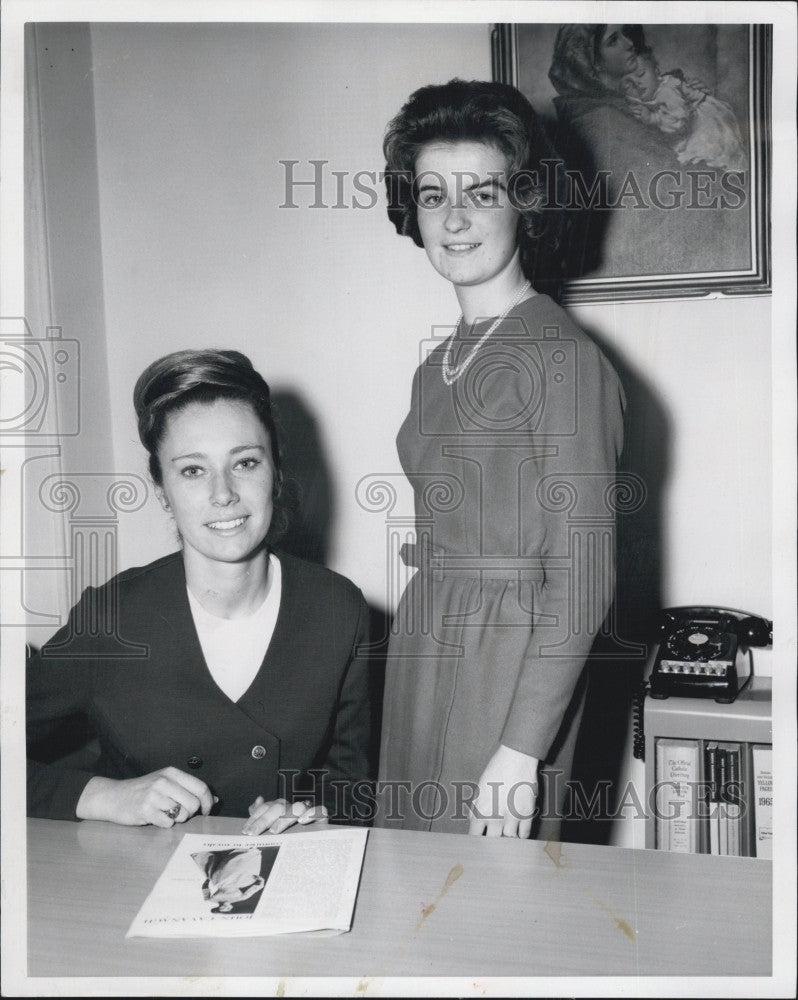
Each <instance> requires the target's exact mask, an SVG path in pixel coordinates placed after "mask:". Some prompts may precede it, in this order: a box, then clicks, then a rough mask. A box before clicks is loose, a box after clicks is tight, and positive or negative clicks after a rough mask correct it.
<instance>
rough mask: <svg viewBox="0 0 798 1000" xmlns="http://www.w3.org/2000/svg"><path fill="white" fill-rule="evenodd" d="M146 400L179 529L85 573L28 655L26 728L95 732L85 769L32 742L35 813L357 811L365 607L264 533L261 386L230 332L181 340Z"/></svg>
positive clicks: (363, 776) (257, 818)
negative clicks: (204, 346) (192, 344)
mask: <svg viewBox="0 0 798 1000" xmlns="http://www.w3.org/2000/svg"><path fill="white" fill-rule="evenodd" d="M134 403H135V408H136V414H137V417H138V428H139V435H140V437H141V440H142V443H143V444H144V447H145V448H146V449H147V451H148V453H149V467H150V473H151V475H152V479H153V482H154V484H155V489H156V493H157V495H158V497H159V499H160V502H161V504H162V505H163V507H164V509H165V510H167V511H170V512H171V514H172V516H173V517H174V520H175V525H176V527H177V531H178V535H179V538H180V541H181V545H182V548H181V551H179V552H175V553H172V554H171V555H168V556H165V557H164V558H162V559H158V560H156V561H155V562H153V563H150V564H149V565H148V566H143V567H138V568H134V569H129V570H126V571H125V572H123V573H120V574H119V575H118V576H116V577H114V578H113V579H112V580H110V581H109V582H108V583H106V584H105V585H104V586H103V587H99V588H93V587H89V588H88V589H87V590H86V591H85V593H84V594H83V596H82V597H81V599H80V602H79V603H78V605H77V606H76V607H75V608H74V609H73V610H72V612H71V614H70V618H69V622H68V623H67V625H66V626H64V628H62V629H61V630H60V631H59V632H58V633H57V634H56V635H55V636H54V637H53V638H52V639H51V640H50V642H48V643H47V644H46V645H45V646H44V648H43V649H42V650H41V652H40V653H39V654H38V655H36V656H34V657H33V659H32V661H31V662H30V663H29V666H28V676H27V719H28V740H29V747H31V746H33V747H35V748H36V750H38V748H40V747H42V746H46V739H47V736H48V734H52V733H53V732H55V731H56V729H57V728H58V727H59V726H60V725H62V724H63V722H64V720H74V719H75V718H76V717H79V716H82V717H83V719H84V720H85V721H86V722H87V724H88V728H89V730H90V731H91V732H92V733H93V734H94V735H95V736H96V737H97V738H98V740H99V745H100V751H101V752H100V757H99V760H98V762H97V765H96V767H95V768H94V770H93V772H87V771H77V770H71V769H69V768H64V767H58V766H53V765H52V764H48V763H45V762H44V760H45V759H46V758H45V756H44V754H37V755H38V756H39V757H40V759H39V760H35V759H29V761H28V813H29V815H31V816H41V817H50V818H53V819H73V820H74V819H96V820H108V821H110V822H114V823H123V824H127V825H143V824H153V825H155V826H161V827H171V826H172V825H173V824H174V823H183V822H185V821H186V820H187V819H189V818H190V817H191V816H193V815H195V814H197V813H202V814H203V815H207V814H208V813H210V812H211V811H214V812H215V813H218V814H220V815H227V816H247V815H248V819H247V821H246V823H245V825H244V828H243V829H244V833H249V834H259V833H262V832H271V833H279V832H281V831H282V830H284V829H286V828H287V827H288V826H290V825H291V824H293V823H295V822H299V823H307V822H313V821H321V820H325V819H326V818H327V816H328V815H330V816H331V817H332V818H333V819H338V820H342V821H352V820H356V819H357V815H356V810H355V808H354V799H353V792H354V789H355V786H356V785H357V786H358V791H359V792H363V791H367V787H368V786H367V784H366V783H367V781H368V777H369V766H368V746H369V739H370V707H369V692H368V674H367V661H366V659H365V657H364V655H363V654H362V650H363V649H364V648H365V645H366V642H367V628H368V608H367V606H366V603H365V601H364V600H363V596H362V594H361V593H360V591H359V590H358V589H357V588H356V587H355V586H354V585H353V584H352V583H351V582H350V581H349V580H346V579H344V578H343V577H341V576H338V575H337V574H336V573H333V572H331V571H329V570H327V569H324V568H322V567H321V566H316V565H312V564H310V563H306V562H303V561H302V560H299V559H296V558H294V557H291V556H289V555H287V554H285V553H280V554H278V553H277V552H275V551H274V550H273V549H272V542H273V540H274V538H275V536H276V535H277V534H278V522H279V520H280V518H279V517H278V516H277V513H276V501H277V500H278V498H279V496H280V492H281V474H280V453H279V447H278V442H277V435H276V433H275V427H274V421H273V418H272V411H271V402H270V397H269V387H268V386H267V384H266V383H265V382H264V380H263V379H262V378H261V376H260V375H259V374H258V373H257V372H256V371H255V370H254V368H253V367H252V364H251V363H250V361H249V360H248V359H247V358H246V357H244V355H243V354H239V353H238V352H236V351H215V350H202V351H179V352H177V353H174V354H170V355H168V356H166V357H164V358H161V359H160V360H158V361H156V362H154V363H153V364H152V365H150V366H149V367H148V368H147V369H146V370H145V371H144V373H143V374H142V375H141V376H140V378H139V379H138V382H137V383H136V387H135V392H134ZM124 653H127V654H128V655H120V654H124ZM131 653H133V654H137V655H131ZM30 752H31V751H30V750H29V753H30ZM35 752H36V751H34V753H35ZM361 783H363V784H361Z"/></svg>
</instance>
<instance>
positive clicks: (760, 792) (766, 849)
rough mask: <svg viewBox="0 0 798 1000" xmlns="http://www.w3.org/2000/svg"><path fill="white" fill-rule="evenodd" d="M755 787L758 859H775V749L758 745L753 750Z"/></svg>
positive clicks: (752, 760) (755, 853)
mask: <svg viewBox="0 0 798 1000" xmlns="http://www.w3.org/2000/svg"><path fill="white" fill-rule="evenodd" d="M751 769H752V771H753V785H754V796H753V798H754V843H753V845H752V846H753V851H752V853H753V854H754V855H755V856H756V857H757V858H767V859H769V860H772V859H773V748H772V747H770V746H765V745H764V744H757V745H756V746H753V747H752V748H751Z"/></svg>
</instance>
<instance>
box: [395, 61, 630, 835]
mask: <svg viewBox="0 0 798 1000" xmlns="http://www.w3.org/2000/svg"><path fill="white" fill-rule="evenodd" d="M384 152H385V157H386V160H387V179H386V184H387V188H388V197H389V208H388V214H389V217H390V219H391V221H392V222H393V223H394V225H395V226H396V229H397V231H398V232H399V233H400V234H402V235H407V236H410V237H411V238H412V239H413V240H414V242H415V243H416V244H417V245H418V246H422V247H423V248H424V250H425V251H426V253H427V256H428V258H429V260H430V263H431V264H432V266H433V267H434V268H435V270H436V271H437V272H438V273H439V274H440V275H442V277H444V278H446V280H447V281H450V282H451V284H452V286H453V288H454V292H455V294H456V296H457V300H458V303H459V306H460V309H461V312H462V315H461V318H460V321H459V322H458V324H457V327H456V329H455V331H454V333H453V334H452V336H451V337H449V338H448V339H446V340H445V341H444V342H442V343H440V344H439V345H438V346H437V347H436V348H435V349H434V350H433V351H432V352H431V354H430V355H429V356H428V357H427V359H426V361H424V363H423V364H422V365H421V366H420V367H419V369H418V371H417V372H416V375H415V378H414V380H413V387H412V395H411V404H410V413H409V414H408V417H407V419H406V420H405V422H404V424H403V425H402V427H401V429H400V431H399V435H398V438H397V447H398V451H399V457H400V459H401V462H402V466H403V468H404V470H405V473H406V474H407V476H408V478H409V479H410V481H411V483H412V486H413V489H414V492H415V499H416V518H417V540H416V543H415V545H414V546H407V547H406V548H405V551H404V552H403V557H404V558H405V561H406V562H407V563H408V564H409V565H413V566H416V567H418V572H417V573H416V574H415V576H414V577H413V579H412V580H411V582H410V583H409V585H408V587H407V590H406V591H405V593H404V595H403V597H402V601H401V603H400V607H399V609H398V611H397V614H396V619H395V626H394V630H395V633H396V634H394V635H393V637H392V641H391V646H390V649H389V654H388V671H387V677H386V691H385V705H384V716H383V736H382V747H381V759H380V775H379V778H380V782H379V785H378V788H379V790H380V797H379V811H378V815H377V820H376V822H377V824H378V825H384V826H400V827H404V828H408V829H421V830H439V831H449V832H458V831H459V832H469V833H472V834H476V835H479V834H487V835H489V836H502V835H504V836H511V837H529V836H530V835H531V833H532V831H533V820H534V818H535V815H536V804H538V796H537V791H538V773H539V768H540V770H541V774H542V775H543V776H544V777H548V779H549V781H550V784H551V787H550V788H549V789H548V795H547V797H546V798H547V801H546V803H545V806H544V808H543V809H542V810H540V811H541V815H542V821H541V824H540V826H539V827H537V828H536V830H535V832H536V833H537V835H538V836H554V837H556V836H557V835H558V832H559V820H558V818H557V815H556V811H557V807H558V805H559V802H560V800H561V798H562V793H563V788H564V786H563V782H564V780H565V779H567V778H568V777H569V775H570V769H571V762H572V758H573V750H574V742H575V738H576V732H577V728H578V721H579V717H580V714H581V706H582V700H583V695H584V684H583V683H582V681H583V671H584V666H585V661H586V658H587V656H588V654H589V652H590V648H591V645H592V642H593V639H594V637H595V635H596V633H597V632H598V630H599V629H600V627H601V625H602V622H603V620H604V618H605V616H606V614H607V610H608V608H609V605H610V602H611V599H612V591H613V555H612V551H611V542H612V505H611V501H610V502H608V499H607V498H608V497H609V496H610V495H611V493H612V484H613V478H614V472H615V467H616V462H617V458H618V455H619V452H620V449H621V443H622V434H623V406H624V396H623V390H622V388H621V385H620V382H619V380H618V377H617V375H616V374H615V371H614V370H613V369H612V367H611V366H610V364H609V363H608V361H607V360H606V358H605V357H604V356H603V355H602V354H601V352H600V351H599V349H598V348H597V346H596V345H595V344H594V343H593V341H592V340H591V339H590V338H589V337H587V336H586V335H585V334H584V333H583V332H582V331H581V330H580V329H579V328H578V327H576V326H575V325H574V323H573V322H572V321H571V320H570V318H569V317H568V316H567V314H566V313H565V312H563V310H562V309H560V308H559V307H558V306H557V305H556V304H555V303H554V302H553V301H552V300H551V299H550V298H549V297H548V296H547V295H545V294H539V293H538V292H537V291H536V290H535V289H534V288H533V287H532V285H531V283H530V280H529V276H530V275H532V274H533V273H541V272H544V271H545V270H546V267H547V265H549V264H550V260H549V255H550V253H551V246H552V243H551V238H550V236H549V235H547V225H546V223H547V217H548V216H552V215H553V214H554V213H553V212H547V213H545V215H544V213H543V211H542V200H543V192H542V191H541V178H542V177H543V174H542V172H541V160H543V159H545V158H546V157H547V156H548V157H550V156H551V149H550V147H549V146H548V144H547V143H546V140H545V137H544V136H543V134H542V131H541V129H540V126H539V124H538V122H537V120H536V117H535V113H534V111H533V110H532V108H531V106H530V105H529V103H528V101H527V100H526V99H525V98H524V97H523V96H522V95H521V94H520V93H519V92H518V91H517V90H515V89H514V88H513V87H509V86H507V85H504V84H497V83H483V82H465V81H461V80H452V81H451V82H450V83H448V84H445V85H440V86H429V87H424V88H422V89H421V90H418V91H416V92H415V93H414V94H413V95H412V96H411V98H410V100H409V101H408V102H407V104H406V105H405V106H404V107H403V108H402V110H401V111H400V113H399V114H398V115H397V116H396V118H394V119H393V121H392V122H391V123H390V124H389V126H388V130H387V133H386V137H385V143H384ZM608 539H609V541H608ZM608 546H609V548H608ZM553 775H556V778H555V780H554V781H552V780H551V779H552V776H553ZM403 783H404V784H403ZM552 812H553V813H555V814H554V815H548V814H550V813H552Z"/></svg>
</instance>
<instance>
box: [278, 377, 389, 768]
mask: <svg viewBox="0 0 798 1000" xmlns="http://www.w3.org/2000/svg"><path fill="white" fill-rule="evenodd" d="M272 404H273V407H274V416H275V421H276V424H277V433H278V436H279V439H280V445H281V447H282V460H283V461H282V464H283V479H284V486H283V490H284V493H285V505H286V508H287V514H288V518H289V524H288V530H287V531H286V533H285V534H284V535H283V537H282V539H281V540H280V542H279V547H280V548H281V549H283V550H284V551H286V552H290V553H291V554H292V555H295V556H299V557H300V558H301V559H307V560H308V561H310V562H315V563H320V564H321V565H327V560H328V557H329V551H330V537H331V532H332V522H333V518H334V516H335V507H334V503H333V496H332V486H333V483H332V477H331V475H330V470H329V464H328V462H327V458H326V456H325V454H324V449H323V446H322V441H321V437H320V434H319V429H318V424H317V421H316V418H315V417H314V416H313V414H312V413H311V412H310V410H309V409H308V407H307V406H306V405H305V403H304V402H303V401H302V400H301V399H300V398H299V396H297V394H296V393H294V392H290V391H282V392H280V391H277V392H275V393H273V395H272ZM355 582H357V581H355ZM369 610H370V612H371V644H370V647H369V659H370V661H371V669H370V671H369V678H370V684H371V703H372V739H371V759H372V766H373V771H374V773H375V774H376V770H377V762H378V758H379V749H380V729H381V725H382V694H383V688H384V686H385V660H386V654H387V649H388V638H387V637H388V634H389V629H390V624H391V621H390V615H389V614H388V612H387V611H386V610H385V609H384V608H378V607H375V606H374V605H370V607H369Z"/></svg>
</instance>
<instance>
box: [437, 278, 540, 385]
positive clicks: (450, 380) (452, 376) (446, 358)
mask: <svg viewBox="0 0 798 1000" xmlns="http://www.w3.org/2000/svg"><path fill="white" fill-rule="evenodd" d="M530 288H531V282H529V281H525V282H524V284H523V285H522V286H521V288H520V289H519V291H518V293H517V294H516V295H515V296H514V297H513V300H512V301H511V302H510V303H509V304H508V305H507V307H506V308H505V309H504V311H503V312H502V314H501V316H497V317H496V319H495V320H494V321H493V322H492V323H491V325H490V326H489V327H488V329H487V330H486V331H485V333H483V334H482V336H481V337H480V338H479V340H478V341H477V343H476V344H475V345H474V347H473V349H472V351H471V353H470V354H469V355H468V357H467V358H466V359H465V361H463V362H462V364H460V365H458V367H457V368H452V366H451V364H450V363H449V362H450V360H451V357H452V344H453V343H454V341H455V337H456V336H457V331H458V330H459V329H460V324H461V323H462V322H463V314H462V313H461V314H460V319H459V320H458V321H457V326H456V327H455V328H454V333H453V334H452V335H451V337H449V340H448V343H447V344H446V351H445V352H444V355H443V367H442V368H441V375H442V376H443V381H444V382H445V383H446V385H454V383H455V382H456V381H457V380H458V379H459V378H460V376H461V375H462V374H463V372H464V371H465V370H466V368H468V366H469V365H470V364H471V362H472V361H473V360H474V356H475V355H476V353H477V351H478V350H479V349H480V347H482V345H483V344H484V343H485V341H486V340H487V339H488V337H490V336H491V335H492V334H493V333H494V332H495V331H496V329H497V328H498V326H499V324H500V323H501V322H502V320H503V319H504V318H505V317H506V316H507V314H508V313H509V312H510V311H511V310H512V309H514V308H515V307H516V306H517V305H518V303H519V302H520V301H521V299H522V298H523V297H524V296H525V295H526V293H527V292H528V291H529V289H530Z"/></svg>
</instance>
